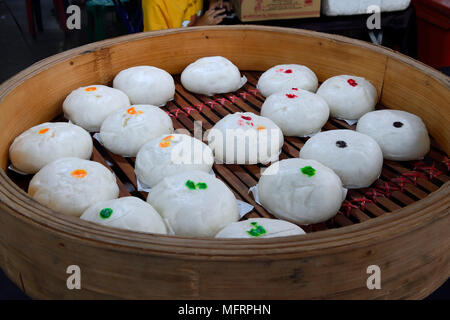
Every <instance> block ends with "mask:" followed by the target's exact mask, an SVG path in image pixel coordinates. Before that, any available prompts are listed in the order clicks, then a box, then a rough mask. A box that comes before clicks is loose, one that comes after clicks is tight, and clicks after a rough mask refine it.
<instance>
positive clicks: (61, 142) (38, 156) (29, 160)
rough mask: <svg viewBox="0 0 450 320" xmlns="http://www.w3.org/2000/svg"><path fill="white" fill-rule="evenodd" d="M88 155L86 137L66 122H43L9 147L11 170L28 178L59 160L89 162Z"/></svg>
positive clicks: (83, 131) (84, 131)
mask: <svg viewBox="0 0 450 320" xmlns="http://www.w3.org/2000/svg"><path fill="white" fill-rule="evenodd" d="M91 154H92V138H91V136H90V135H89V133H88V132H87V131H86V130H84V129H83V128H81V127H79V126H76V125H74V124H70V123H67V122H46V123H42V124H39V125H37V126H34V127H32V128H30V129H28V130H27V131H25V132H23V133H22V134H21V135H19V136H18V137H17V138H15V139H14V141H13V143H12V144H11V146H10V147H9V157H10V159H11V163H12V165H13V166H14V168H15V169H18V170H19V171H22V172H24V173H30V174H31V173H36V172H38V171H39V170H40V169H41V168H42V167H44V166H45V165H46V164H49V163H50V162H52V161H54V160H56V159H59V158H65V157H75V158H81V159H89V158H90V157H91Z"/></svg>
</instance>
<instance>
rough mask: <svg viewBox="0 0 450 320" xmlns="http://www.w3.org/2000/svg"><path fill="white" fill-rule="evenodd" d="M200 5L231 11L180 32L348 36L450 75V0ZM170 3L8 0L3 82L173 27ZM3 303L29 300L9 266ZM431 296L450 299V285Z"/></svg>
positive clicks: (3, 8)
mask: <svg viewBox="0 0 450 320" xmlns="http://www.w3.org/2000/svg"><path fill="white" fill-rule="evenodd" d="M200 1H202V0H185V1H184V2H185V3H186V5H187V6H191V5H192V4H194V5H199V6H203V10H202V12H203V13H205V12H206V13H207V11H208V9H211V10H220V8H221V7H223V8H224V9H225V10H222V11H217V12H219V13H218V14H217V15H215V16H214V15H213V16H212V17H211V19H214V17H216V18H215V20H214V21H212V20H211V19H210V21H208V20H207V19H201V17H202V16H201V15H199V16H197V17H194V16H192V17H191V18H190V19H188V20H187V21H182V20H180V21H178V22H177V21H176V23H178V24H179V25H176V23H175V27H181V26H186V27H189V26H191V25H199V24H200V23H201V24H203V25H204V24H205V23H206V24H227V25H232V24H260V25H270V26H282V27H291V28H300V29H308V30H315V31H320V32H326V33H332V34H340V35H344V36H348V37H351V38H355V39H360V40H364V41H368V42H372V43H375V44H381V45H383V46H386V47H389V48H391V49H393V50H396V51H399V52H401V53H403V54H405V55H408V56H410V57H413V58H415V59H418V60H420V61H422V62H423V63H425V64H428V65H430V66H432V67H434V68H436V69H439V70H440V71H442V72H444V73H446V74H447V75H449V73H450V69H449V66H450V0H384V1H380V0H372V1H368V0H273V1H272V0H245V1H241V0H236V1H231V3H232V5H233V9H230V8H229V7H228V5H224V4H222V2H221V1H219V2H220V6H219V5H217V3H216V2H217V0H212V1H203V4H199V3H198V2H200ZM170 3H171V0H0V48H1V49H0V83H1V82H3V81H5V80H6V79H8V78H10V77H11V76H13V75H15V74H16V73H17V72H19V71H21V70H23V69H25V68H26V67H28V66H30V65H31V64H33V63H35V62H37V61H39V60H41V59H44V58H46V57H48V56H51V55H53V54H56V53H58V52H62V51H65V50H68V49H71V48H74V47H78V46H81V45H84V44H87V43H89V42H94V41H100V40H104V39H107V38H112V37H116V36H120V35H125V34H130V33H136V32H142V31H143V30H155V29H161V28H165V27H167V25H166V26H164V23H162V24H161V23H160V24H156V23H155V22H156V21H157V20H158V21H159V20H165V21H166V20H168V19H167V17H166V16H164V19H163V18H162V17H161V16H158V14H160V15H163V13H158V12H159V11H154V10H153V9H152V7H151V6H152V5H154V4H156V5H158V6H159V7H161V6H164V7H165V6H166V5H167V6H169V5H170ZM176 3H177V4H179V3H183V1H179V0H177V2H176ZM362 3H363V4H364V7H363V6H362ZM368 3H369V4H370V3H373V4H375V5H377V4H378V5H380V4H381V3H383V5H381V6H380V7H379V8H380V10H381V12H380V15H379V17H380V20H379V25H378V26H377V28H375V29H370V28H368V24H367V22H368V18H370V17H371V16H372V14H367V13H366V12H367V10H366V9H367V4H368ZM74 6H76V7H74ZM73 8H75V11H73V10H74V9H73ZM177 9H180V8H177ZM152 10H153V11H152ZM169 11H170V10H169ZM175 11H176V10H175ZM155 12H156V13H155ZM78 13H79V15H78V16H76V17H75V18H79V19H78V20H76V21H75V20H73V19H74V16H73V15H74V14H75V15H77V14H78ZM169 13H170V12H169ZM164 14H168V13H167V12H166V13H164ZM205 16H206V15H205ZM217 17H219V18H217ZM68 19H69V20H68ZM71 19H72V20H71ZM169 20H170V19H169ZM175 20H176V19H174V21H175ZM68 21H71V23H72V24H71V25H72V26H73V25H76V24H77V23H78V22H79V25H76V28H75V29H70V28H68ZM74 21H75V22H76V23H75V22H74ZM166 22H167V21H166ZM185 22H186V23H185ZM372 22H376V21H372ZM168 25H170V26H173V24H170V23H168ZM0 299H27V297H26V295H24V294H23V293H22V292H21V291H20V290H19V289H18V288H17V287H15V286H14V285H13V284H12V283H11V282H10V281H9V280H8V279H7V278H6V277H5V275H4V274H3V272H2V271H1V269H0ZM428 299H450V281H447V282H446V283H445V284H444V285H443V286H442V287H441V288H440V289H438V290H437V291H436V292H435V293H433V294H432V295H431V296H430V297H429V298H428Z"/></svg>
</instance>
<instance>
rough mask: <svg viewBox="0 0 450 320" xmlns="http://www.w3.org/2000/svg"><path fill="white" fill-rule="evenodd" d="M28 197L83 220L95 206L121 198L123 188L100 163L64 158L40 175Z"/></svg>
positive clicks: (39, 173)
mask: <svg viewBox="0 0 450 320" xmlns="http://www.w3.org/2000/svg"><path fill="white" fill-rule="evenodd" d="M28 194H29V195H30V196H31V197H32V198H33V199H35V200H36V201H37V202H39V203H41V204H42V205H44V206H47V207H49V208H51V209H53V210H55V211H57V212H60V213H63V214H67V215H71V216H76V217H79V216H80V215H81V214H82V213H83V211H84V210H86V209H87V208H88V207H89V206H91V205H93V204H94V203H96V202H99V201H103V200H111V199H115V198H117V197H118V196H119V187H118V186H117V182H116V177H115V176H114V174H113V173H112V172H111V171H109V170H108V169H107V168H106V167H105V166H103V165H101V164H100V163H98V162H94V161H89V160H83V159H78V158H61V159H58V160H55V161H53V162H51V163H49V164H47V165H46V166H45V167H43V168H42V169H41V170H39V172H38V173H36V175H35V176H34V177H33V179H31V182H30V186H29V187H28Z"/></svg>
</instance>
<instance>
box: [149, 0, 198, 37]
mask: <svg viewBox="0 0 450 320" xmlns="http://www.w3.org/2000/svg"><path fill="white" fill-rule="evenodd" d="M202 10H203V0H142V11H143V13H144V31H152V30H161V29H169V28H180V27H187V26H189V25H192V24H193V23H194V22H195V21H196V20H197V19H198V17H199V16H200V15H201V14H202Z"/></svg>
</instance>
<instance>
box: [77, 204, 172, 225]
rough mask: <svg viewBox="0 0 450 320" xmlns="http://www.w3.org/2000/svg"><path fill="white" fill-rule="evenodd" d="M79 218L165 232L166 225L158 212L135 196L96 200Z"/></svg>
mask: <svg viewBox="0 0 450 320" xmlns="http://www.w3.org/2000/svg"><path fill="white" fill-rule="evenodd" d="M80 218H81V219H82V220H86V221H90V222H94V223H97V224H101V225H104V226H108V227H113V228H119V229H125V230H131V231H138V232H146V233H159V234H167V229H166V225H165V224H164V221H163V220H162V218H161V216H160V215H159V214H158V212H156V210H155V209H153V207H152V206H151V205H150V204H148V203H147V202H145V201H143V200H141V199H139V198H136V197H123V198H119V199H114V200H106V201H100V202H97V203H95V204H94V205H92V206H90V207H89V208H87V209H86V210H85V211H84V212H83V214H82V215H81V217H80Z"/></svg>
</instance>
